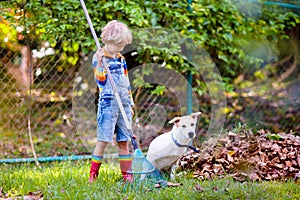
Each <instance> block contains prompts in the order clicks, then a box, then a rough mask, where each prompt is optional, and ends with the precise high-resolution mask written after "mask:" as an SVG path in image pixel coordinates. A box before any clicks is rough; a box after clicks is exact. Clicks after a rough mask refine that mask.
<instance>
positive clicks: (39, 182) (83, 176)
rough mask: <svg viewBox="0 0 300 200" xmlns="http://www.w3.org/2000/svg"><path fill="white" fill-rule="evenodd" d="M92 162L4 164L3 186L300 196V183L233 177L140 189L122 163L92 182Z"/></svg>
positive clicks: (171, 195) (90, 192) (86, 193)
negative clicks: (126, 179) (128, 183)
mask: <svg viewBox="0 0 300 200" xmlns="http://www.w3.org/2000/svg"><path fill="white" fill-rule="evenodd" d="M89 167H90V162H89V161H77V162H71V161H70V162H53V163H42V165H41V167H36V166H34V165H33V164H15V165H7V164H1V165H0V177H1V179H0V188H2V190H3V194H6V195H8V196H9V197H23V196H27V195H28V194H29V192H35V191H39V190H40V191H42V193H43V195H44V199H143V200H146V199H300V193H299V186H300V185H299V183H297V182H294V181H286V182H251V181H247V182H243V183H240V182H237V181H234V180H232V179H231V178H222V179H214V180H210V181H199V180H196V179H193V178H191V174H189V173H188V174H187V175H185V176H181V177H177V179H176V181H175V182H180V183H182V186H179V187H169V188H168V187H166V188H161V189H155V188H154V187H153V186H149V185H146V186H145V187H141V188H139V189H136V188H130V187H128V188H127V190H125V189H124V185H122V184H121V181H120V180H121V174H120V171H119V167H118V163H110V164H108V163H104V164H103V166H102V167H101V170H100V175H99V179H98V180H97V181H96V182H94V183H93V184H89V183H88V181H87V180H88V174H89Z"/></svg>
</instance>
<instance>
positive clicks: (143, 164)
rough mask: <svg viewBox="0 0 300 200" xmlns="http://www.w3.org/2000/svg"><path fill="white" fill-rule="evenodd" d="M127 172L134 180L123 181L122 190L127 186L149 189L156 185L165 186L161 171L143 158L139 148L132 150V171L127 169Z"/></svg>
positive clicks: (165, 182)
mask: <svg viewBox="0 0 300 200" xmlns="http://www.w3.org/2000/svg"><path fill="white" fill-rule="evenodd" d="M127 173H128V174H132V175H133V177H134V181H133V182H132V183H129V182H126V183H125V184H124V183H123V187H124V188H123V190H127V189H128V188H132V189H135V190H136V189H138V190H143V189H147V190H149V189H152V188H155V187H157V186H158V185H159V187H160V188H161V187H165V186H167V181H166V180H165V178H164V177H163V175H162V174H161V172H160V171H159V170H158V169H157V168H156V167H155V166H154V165H152V163H150V162H149V161H148V160H147V159H146V158H145V155H144V154H143V153H142V151H141V150H140V149H136V150H135V151H134V156H133V160H132V171H127Z"/></svg>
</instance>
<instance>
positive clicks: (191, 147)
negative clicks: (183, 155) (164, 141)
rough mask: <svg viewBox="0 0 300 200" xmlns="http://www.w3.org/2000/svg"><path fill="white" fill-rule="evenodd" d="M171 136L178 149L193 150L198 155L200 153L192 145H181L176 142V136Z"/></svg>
mask: <svg viewBox="0 0 300 200" xmlns="http://www.w3.org/2000/svg"><path fill="white" fill-rule="evenodd" d="M171 136H172V140H173V142H174V143H175V144H176V146H178V147H187V148H189V149H192V150H193V151H194V152H196V153H199V152H200V151H199V150H197V149H196V148H195V147H193V146H192V145H187V144H180V143H179V142H178V141H177V140H175V138H174V135H173V132H172V133H171Z"/></svg>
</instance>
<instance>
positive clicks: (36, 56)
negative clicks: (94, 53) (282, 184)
mask: <svg viewBox="0 0 300 200" xmlns="http://www.w3.org/2000/svg"><path fill="white" fill-rule="evenodd" d="M3 30H4V29H0V31H2V32H1V33H0V35H1V37H0V39H1V43H0V44H1V49H0V85H1V91H2V92H1V98H0V132H1V138H0V151H1V153H2V155H1V156H0V157H1V158H13V157H32V156H31V155H32V154H31V153H32V152H31V151H32V149H31V148H30V143H29V136H28V133H29V132H31V133H32V135H33V142H34V144H35V148H36V151H37V156H38V157H43V156H61V155H74V154H89V153H90V152H91V148H93V145H94V143H95V139H96V137H95V135H96V133H95V129H96V124H95V123H96V112H95V110H96V104H95V94H96V91H97V89H96V84H95V83H94V80H93V74H92V70H91V66H90V63H91V54H89V55H82V54H80V53H78V54H77V53H76V55H72V56H73V57H72V56H71V59H70V55H66V54H65V51H64V50H63V45H56V47H55V48H52V47H51V46H50V45H49V44H48V43H47V42H41V43H40V44H38V45H37V44H36V41H34V40H31V39H29V37H28V38H25V39H22V41H24V42H23V43H19V42H17V41H11V40H10V39H9V38H10V34H12V33H13V32H15V30H14V29H13V28H11V30H8V31H3ZM25 37H27V36H25ZM58 44H63V41H60V42H58ZM125 56H126V55H125ZM129 56H130V55H129ZM298 57H299V56H298ZM128 65H129V68H130V63H128ZM130 79H131V82H133V81H134V79H135V77H134V76H133V75H132V76H131V77H130ZM299 80H300V79H299V64H298V66H297V67H296V70H295V71H294V76H293V79H292V80H290V82H291V84H289V85H288V87H286V88H283V89H281V90H279V91H276V92H273V93H268V96H272V98H265V97H264V96H260V95H257V96H247V95H246V96H245V95H244V96H243V94H242V92H241V94H240V95H239V96H230V95H227V101H228V104H227V108H226V111H224V112H225V113H226V114H227V116H226V121H225V124H224V129H232V128H234V127H235V126H236V125H237V124H238V123H244V124H249V126H250V127H253V128H257V129H258V128H269V129H272V130H274V131H278V132H280V131H284V132H289V131H294V132H298V134H299V130H300V121H299V119H300V116H299V113H300V112H299V110H300V106H299V105H300V102H299V96H300V90H299V85H300V84H299V82H300V81H299ZM170 81H173V82H174V81H175V82H176V80H174V79H170ZM194 81H195V80H194ZM185 92H186V91H185V90H183V91H181V95H186V93H185ZM134 96H135V103H136V110H135V111H136V115H135V118H134V123H133V132H135V133H136V134H137V135H138V136H139V137H138V143H139V144H140V146H141V147H142V149H146V148H147V146H148V145H149V143H150V141H151V140H152V139H153V138H155V137H156V136H157V135H158V134H159V133H162V132H165V131H167V130H169V129H170V128H171V125H169V124H168V123H167V122H168V120H170V119H171V118H173V117H175V116H178V115H182V114H184V113H182V112H181V110H182V106H183V105H180V103H179V102H178V97H176V95H174V94H173V93H172V91H169V90H168V89H166V90H165V92H164V93H163V95H159V94H154V93H152V92H151V89H148V88H137V89H136V90H135V91H134ZM198 103H199V105H197V106H198V107H197V106H196V107H197V108H196V109H198V108H200V111H201V112H202V113H203V115H202V116H201V117H200V120H199V124H198V127H199V128H198V135H201V134H205V130H206V128H207V126H208V124H209V122H210V117H211V116H210V108H211V104H212V102H211V99H210V97H209V94H204V95H202V96H198ZM194 111H198V110H194ZM113 145H114V144H113Z"/></svg>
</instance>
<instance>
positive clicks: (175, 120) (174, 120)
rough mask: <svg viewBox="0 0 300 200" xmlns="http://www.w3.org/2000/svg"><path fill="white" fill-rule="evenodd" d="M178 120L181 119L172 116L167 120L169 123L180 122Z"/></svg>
mask: <svg viewBox="0 0 300 200" xmlns="http://www.w3.org/2000/svg"><path fill="white" fill-rule="evenodd" d="M180 120H181V117H174V118H173V119H171V120H170V121H169V124H172V123H175V124H176V123H178V122H180Z"/></svg>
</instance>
